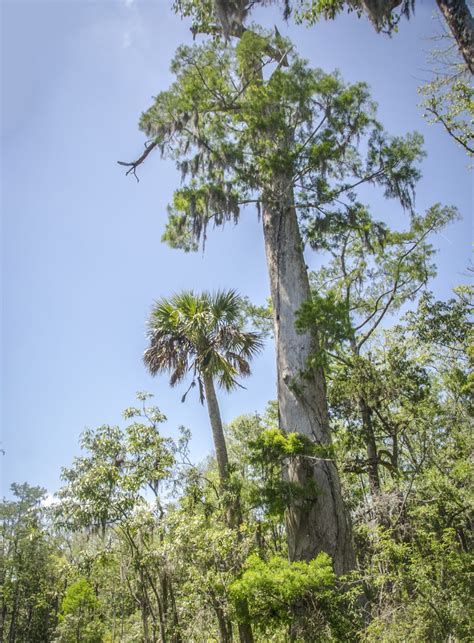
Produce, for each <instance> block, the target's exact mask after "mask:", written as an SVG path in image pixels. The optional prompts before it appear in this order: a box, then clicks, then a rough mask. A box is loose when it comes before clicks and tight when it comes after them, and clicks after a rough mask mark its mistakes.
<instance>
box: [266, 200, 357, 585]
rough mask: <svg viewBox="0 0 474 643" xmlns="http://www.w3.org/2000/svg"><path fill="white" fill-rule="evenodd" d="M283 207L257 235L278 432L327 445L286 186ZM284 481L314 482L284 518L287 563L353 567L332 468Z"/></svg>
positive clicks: (303, 462) (304, 463)
mask: <svg viewBox="0 0 474 643" xmlns="http://www.w3.org/2000/svg"><path fill="white" fill-rule="evenodd" d="M282 193H285V194H286V197H285V198H284V202H283V203H280V204H278V205H274V204H265V203H264V204H263V206H264V207H263V230H264V239H265V251H266V256H267V265H268V272H269V277H270V290H271V297H272V302H273V315H274V332H275V345H276V351H277V377H278V402H279V417H280V427H281V429H282V430H284V431H286V432H297V433H300V434H302V435H304V436H306V437H308V438H310V439H311V440H313V441H314V442H316V443H317V444H320V445H323V446H326V445H329V444H330V442H331V436H330V431H329V422H328V412H327V401H326V387H325V381H324V374H323V371H322V369H321V367H312V368H309V365H308V360H309V358H310V356H314V355H315V354H317V353H318V343H317V340H316V338H315V336H314V335H313V334H311V333H309V332H305V333H303V334H299V333H297V332H296V329H295V318H296V312H297V311H298V309H299V308H300V307H301V305H302V304H303V303H304V302H305V301H307V300H308V299H309V298H310V287H309V280H308V273H307V268H306V265H305V261H304V256H303V244H302V240H301V235H300V231H299V226H298V220H297V217H296V213H295V209H294V207H293V206H292V205H291V204H292V203H293V194H292V191H291V189H289V188H287V189H286V191H282ZM286 475H287V477H288V480H289V481H290V482H292V483H297V484H300V485H302V486H306V485H311V484H313V483H314V484H315V486H316V490H317V493H316V497H315V498H314V497H313V498H311V499H310V500H309V501H308V500H304V499H300V500H295V501H294V502H293V503H292V505H291V507H290V508H289V511H288V515H287V534H288V547H289V556H290V560H292V561H296V560H311V559H313V558H314V557H315V556H316V555H317V554H318V553H319V552H321V551H324V552H326V553H328V554H329V555H330V556H331V557H332V560H333V564H334V569H335V571H336V573H338V574H341V573H344V572H346V571H348V570H350V569H351V568H352V567H353V566H354V562H355V560H354V550H353V546H352V540H351V530H350V525H349V520H348V514H347V511H346V509H345V506H344V503H343V500H342V495H341V488H340V481H339V475H338V472H337V469H336V467H335V465H334V463H333V462H331V461H327V460H326V461H325V460H317V461H314V460H309V459H308V458H301V459H299V460H298V461H296V462H295V463H294V464H292V465H290V466H289V467H288V469H287V471H286Z"/></svg>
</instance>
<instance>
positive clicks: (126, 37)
mask: <svg viewBox="0 0 474 643" xmlns="http://www.w3.org/2000/svg"><path fill="white" fill-rule="evenodd" d="M131 44H132V38H131V37H130V33H129V32H128V31H126V32H125V33H124V34H123V38H122V48H123V49H128V48H129V47H130V45H131Z"/></svg>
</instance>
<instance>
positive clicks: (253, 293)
mask: <svg viewBox="0 0 474 643" xmlns="http://www.w3.org/2000/svg"><path fill="white" fill-rule="evenodd" d="M434 8H435V2H434V1H433V2H429V1H427V0H425V1H424V2H423V1H422V0H418V2H417V13H416V16H415V18H414V19H413V20H412V21H411V22H409V23H408V22H403V23H402V25H401V28H400V33H399V34H398V35H396V37H394V38H392V39H388V38H386V37H384V36H380V35H377V34H375V32H374V31H373V30H372V28H371V27H370V25H369V24H368V23H367V22H366V21H362V20H358V19H357V18H356V17H355V15H350V16H343V17H340V18H338V19H337V20H336V21H335V22H332V23H329V22H328V23H320V24H318V25H317V26H316V27H313V28H311V29H306V28H304V27H295V26H291V27H290V26H288V25H285V24H284V23H283V21H282V20H281V17H280V16H279V15H278V13H277V12H276V11H275V10H268V9H267V10H265V11H264V12H262V13H260V14H259V16H258V18H259V19H260V18H261V19H262V20H263V21H265V22H266V23H267V24H268V25H270V26H271V25H273V24H275V23H276V24H278V26H279V30H280V31H281V32H282V34H284V35H289V36H290V37H291V38H292V39H293V41H294V42H295V44H296V46H297V49H298V51H299V52H300V54H301V55H303V56H304V57H306V58H308V59H310V60H311V62H312V64H314V65H315V66H320V67H323V68H324V69H325V70H326V71H329V70H332V69H334V68H339V69H340V71H341V73H342V75H343V77H344V78H345V79H346V80H348V81H356V80H365V81H367V82H368V83H369V84H370V86H371V87H372V94H373V97H374V99H375V100H376V101H377V102H378V103H379V115H380V119H381V120H382V122H383V123H384V125H385V126H386V128H387V130H388V131H389V132H391V133H393V134H403V133H405V132H407V131H411V130H415V129H416V130H418V131H420V132H421V133H422V134H423V135H424V136H425V141H426V150H427V152H428V157H427V159H426V160H425V161H424V162H423V165H422V172H423V179H422V181H421V182H420V185H419V188H418V191H417V195H418V196H417V208H418V210H419V211H424V210H425V209H426V208H427V207H429V206H430V205H431V204H433V203H436V202H442V203H445V204H450V205H456V206H457V207H458V208H459V210H460V212H461V213H462V214H463V219H462V220H461V221H459V222H457V223H455V224H453V225H451V226H450V227H449V228H448V229H447V230H446V231H445V233H443V235H442V236H439V237H437V238H436V239H434V240H433V241H434V244H435V246H436V247H437V248H438V249H439V255H438V265H439V275H438V277H437V279H436V280H435V282H434V284H433V288H434V289H435V291H436V293H437V294H438V296H440V297H447V296H449V294H450V291H451V288H452V287H453V286H455V285H456V284H458V283H460V282H462V281H465V277H464V276H463V273H465V268H466V266H467V265H468V262H469V255H470V248H471V240H472V220H471V217H472V189H471V181H470V176H469V173H468V170H467V169H466V168H467V159H466V157H465V156H464V154H463V153H462V151H461V150H459V149H458V148H456V146H455V145H454V144H453V142H452V141H451V139H450V138H449V137H448V136H447V135H446V134H445V133H444V132H443V131H442V130H441V129H439V128H435V127H432V126H428V125H427V124H426V123H425V122H424V121H423V119H422V116H421V111H420V110H419V109H418V108H417V106H416V105H417V102H418V100H419V98H418V96H417V92H416V88H417V86H418V85H419V84H420V81H421V80H423V79H426V78H427V77H428V72H427V63H426V51H427V50H428V49H429V47H430V42H429V41H428V40H427V38H428V37H429V36H430V35H433V33H434V32H435V31H437V30H438V29H439V28H438V26H437V23H436V22H435V21H434V20H432V19H431V16H432V13H433V11H434ZM190 41H191V34H190V33H189V25H188V24H186V23H183V22H181V21H180V20H179V19H178V18H177V17H176V16H174V15H173V14H172V12H171V10H170V2H168V1H167V0H166V1H165V0H155V1H151V0H149V1H146V2H145V1H143V2H142V1H140V0H134V1H132V0H109V1H104V2H95V1H86V0H84V1H79V0H78V1H67V0H63V1H60V0H57V1H51V2H43V1H41V0H38V1H36V2H23V1H21V0H15V2H10V1H9V0H4V1H3V4H2V92H1V115H2V118H1V120H2V358H1V359H2V396H1V402H2V435H3V437H2V443H3V444H2V447H3V449H4V450H5V455H4V456H3V457H2V458H1V464H2V485H3V491H4V493H6V491H7V488H8V486H9V484H10V483H11V482H12V481H17V482H23V481H25V480H26V481H28V482H30V483H31V484H39V485H42V486H45V487H47V488H48V489H50V490H55V489H57V487H58V485H59V473H60V467H61V466H64V465H68V464H69V463H70V461H71V459H72V457H73V456H74V455H75V454H77V453H78V446H77V442H78V437H79V434H80V432H81V431H82V430H83V429H84V428H85V427H86V426H87V427H95V426H99V425H101V424H104V423H115V422H118V421H119V420H120V413H121V410H122V409H123V408H125V407H127V406H130V405H132V404H133V402H134V395H135V391H137V390H147V391H150V392H153V393H154V394H155V396H156V403H157V404H158V405H159V406H160V408H161V410H162V411H163V412H164V413H166V414H167V416H168V423H167V425H166V427H165V428H164V430H165V431H166V432H167V433H169V434H171V435H173V434H175V432H176V428H177V427H178V426H179V425H180V424H184V425H186V426H188V427H189V428H190V429H191V430H192V432H193V436H194V439H193V455H194V457H195V458H196V460H198V459H201V458H203V457H204V456H205V455H206V454H207V453H208V452H209V450H210V449H211V438H210V431H209V429H208V421H207V416H206V412H205V410H204V409H203V408H202V407H200V405H199V403H198V400H197V397H196V396H194V397H193V396H192V395H189V396H188V399H187V401H186V403H185V404H181V403H180V398H181V395H182V393H183V390H184V388H185V387H181V388H179V387H178V388H177V389H174V390H172V389H170V388H169V387H168V385H167V380H166V378H165V377H158V378H154V379H153V378H151V377H150V376H148V375H147V373H146V372H145V369H144V366H143V364H142V361H141V355H142V353H143V350H144V348H145V336H144V323H145V319H146V317H147V314H148V312H149V310H150V306H151V304H152V302H153V300H154V299H156V298H157V297H160V296H162V295H167V294H170V293H172V292H175V291H179V290H180V289H182V288H195V289H196V290H201V289H214V288H219V287H230V286H232V287H235V288H238V289H239V290H240V291H241V292H242V293H243V294H245V295H248V296H249V297H250V298H252V299H253V300H254V301H255V302H261V301H263V300H264V299H265V298H266V297H267V295H268V281H267V275H266V269H265V262H264V253H263V241H262V235H261V230H260V225H259V223H258V221H257V218H256V214H255V212H253V211H252V210H247V211H246V212H244V214H243V216H242V219H241V222H240V223H239V225H238V226H237V227H233V226H228V227H227V228H225V229H224V230H217V231H215V232H212V233H211V234H210V236H209V239H208V242H207V246H206V252H205V254H204V255H202V254H201V253H199V254H193V255H185V254H183V253H181V252H179V251H176V250H171V249H169V248H168V247H167V246H165V245H163V244H161V243H160V237H161V234H162V231H163V225H164V221H165V218H166V204H167V202H168V201H169V199H170V197H171V194H172V191H173V188H174V187H176V186H177V185H178V182H179V177H178V175H177V173H176V171H175V169H174V167H173V165H172V164H170V163H167V162H164V161H161V160H160V159H159V157H158V156H155V157H152V158H149V160H148V162H147V163H146V164H145V165H144V166H143V167H142V168H141V170H140V183H138V184H137V183H136V182H135V180H133V178H130V177H125V176H124V173H123V170H122V169H121V168H120V167H119V166H118V165H117V164H116V161H117V160H130V159H133V158H135V157H136V156H137V155H138V154H139V153H140V152H141V150H142V149H143V142H144V140H143V136H142V135H141V134H140V132H139V131H138V129H137V126H136V123H137V120H138V117H139V115H140V113H141V111H142V110H144V109H146V108H147V107H148V106H149V104H150V102H151V97H152V96H153V95H156V94H157V93H158V92H159V91H160V90H162V89H165V88H166V87H167V86H168V85H169V83H170V80H171V75H170V73H169V63H170V61H171V58H172V56H173V53H174V51H175V49H176V47H177V46H178V45H179V44H180V43H183V42H188V43H189V42H190ZM371 202H372V205H373V211H374V213H375V214H378V213H380V217H381V218H384V219H387V220H390V221H392V222H393V223H394V224H395V225H397V226H400V225H401V224H402V223H403V221H404V217H405V216H406V215H403V213H401V211H400V209H399V208H398V207H397V206H396V204H394V203H387V202H384V201H383V200H382V199H381V198H380V195H374V198H373V199H372V201H371ZM309 260H310V261H312V260H313V258H312V257H311V256H309ZM253 372H254V374H253V376H252V378H251V379H249V380H248V381H247V382H246V385H247V389H246V390H239V391H238V392H236V393H235V394H233V395H231V396H225V395H222V396H221V405H222V414H223V417H224V419H226V420H230V419H232V418H233V417H235V416H236V415H238V414H241V413H244V412H253V411H255V410H263V408H264V407H265V404H266V401H267V400H269V399H272V398H273V397H274V396H275V368H274V356H273V347H272V346H271V344H270V345H269V346H268V347H267V349H266V350H265V352H264V353H263V354H262V355H261V356H260V357H258V359H257V360H256V361H255V364H254V368H253Z"/></svg>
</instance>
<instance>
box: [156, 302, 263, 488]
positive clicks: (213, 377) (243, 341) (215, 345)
mask: <svg viewBox="0 0 474 643" xmlns="http://www.w3.org/2000/svg"><path fill="white" fill-rule="evenodd" d="M241 311H242V299H241V297H240V296H239V295H238V293H237V292H236V291H235V290H225V291H218V292H216V293H209V292H203V293H202V294H195V293H194V292H193V291H185V292H182V293H179V294H176V295H173V296H172V297H171V298H170V299H166V298H163V299H160V300H158V301H157V302H155V304H154V306H153V309H152V311H151V314H150V317H149V320H148V332H147V338H148V340H149V346H148V348H147V349H146V351H145V354H144V361H145V365H146V367H147V368H148V370H149V371H150V373H151V374H152V375H156V374H157V373H160V372H164V371H167V372H169V373H170V384H171V386H175V385H176V384H177V383H178V382H181V381H182V380H183V379H184V378H185V377H186V376H187V375H188V374H191V375H192V381H191V384H190V387H189V388H188V391H186V393H185V394H184V395H183V401H184V399H185V398H186V395H187V393H188V392H189V390H190V389H191V388H192V387H193V386H195V385H196V383H197V384H198V386H199V396H200V400H201V403H204V400H205V401H206V403H207V409H208V413H209V420H210V423H211V428H212V436H213V440H214V447H215V451H216V459H217V464H218V468H219V478H220V482H221V484H222V485H223V484H225V482H226V481H227V479H228V476H229V460H228V455H227V447H226V443H225V437H224V431H223V429H222V420H221V414H220V410H219V404H218V401H217V395H216V390H215V386H214V383H215V382H217V383H218V385H219V386H220V387H221V388H222V389H224V390H225V391H231V390H232V389H234V388H235V387H237V386H240V384H239V383H238V378H239V377H245V376H248V375H250V366H249V361H250V360H251V359H252V357H254V355H255V354H256V353H258V351H259V350H260V349H261V347H262V341H261V339H260V336H259V335H258V334H257V333H253V332H248V331H245V330H244V328H243V320H242V314H241Z"/></svg>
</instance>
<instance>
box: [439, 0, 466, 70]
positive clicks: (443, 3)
mask: <svg viewBox="0 0 474 643" xmlns="http://www.w3.org/2000/svg"><path fill="white" fill-rule="evenodd" d="M437 3H438V7H439V10H440V11H441V13H442V14H443V17H444V19H445V20H446V23H447V25H448V27H449V29H450V31H451V33H452V35H453V37H454V39H455V40H456V43H457V45H458V48H459V52H460V53H461V55H462V57H463V58H464V60H465V61H466V64H467V66H468V68H469V71H470V72H471V74H474V18H473V17H472V15H471V12H470V11H469V7H468V6H467V3H466V0H437Z"/></svg>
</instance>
